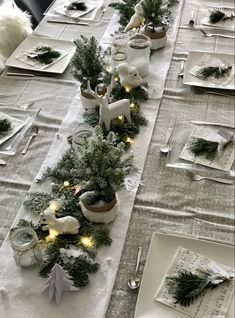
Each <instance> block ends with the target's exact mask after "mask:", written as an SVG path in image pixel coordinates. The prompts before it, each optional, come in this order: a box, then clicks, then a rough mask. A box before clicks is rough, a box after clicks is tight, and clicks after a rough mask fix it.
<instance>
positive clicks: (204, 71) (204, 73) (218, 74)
mask: <svg viewBox="0 0 235 318" xmlns="http://www.w3.org/2000/svg"><path fill="white" fill-rule="evenodd" d="M231 70H232V66H231V65H227V66H223V67H220V66H206V67H203V68H201V69H200V70H199V71H197V73H196V76H197V77H198V78H200V79H202V80H208V79H209V78H217V79H218V78H222V77H225V76H229V74H230V72H231Z"/></svg>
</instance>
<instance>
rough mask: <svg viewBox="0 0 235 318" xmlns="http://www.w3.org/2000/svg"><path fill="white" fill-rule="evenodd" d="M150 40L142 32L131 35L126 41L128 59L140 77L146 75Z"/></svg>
mask: <svg viewBox="0 0 235 318" xmlns="http://www.w3.org/2000/svg"><path fill="white" fill-rule="evenodd" d="M150 49H151V41H150V39H149V37H148V36H146V35H144V34H138V33H137V34H135V35H133V36H132V37H131V38H130V40H129V42H128V61H129V64H130V65H132V66H135V67H136V68H138V70H139V74H140V76H141V77H144V76H146V75H148V72H149V58H150Z"/></svg>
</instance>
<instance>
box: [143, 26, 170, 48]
mask: <svg viewBox="0 0 235 318" xmlns="http://www.w3.org/2000/svg"><path fill="white" fill-rule="evenodd" d="M144 33H145V34H146V35H147V36H149V37H150V39H151V42H152V46H151V50H153V51H156V50H159V49H162V48H163V47H164V46H166V42H167V35H166V29H165V28H162V27H160V28H157V29H156V31H155V32H152V31H151V29H150V28H148V27H147V28H145V31H144Z"/></svg>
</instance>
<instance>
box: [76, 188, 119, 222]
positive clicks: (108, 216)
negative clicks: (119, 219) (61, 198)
mask: <svg viewBox="0 0 235 318" xmlns="http://www.w3.org/2000/svg"><path fill="white" fill-rule="evenodd" d="M109 204H110V205H111V208H110V209H108V210H107V209H106V208H105V207H104V210H106V211H102V207H100V206H99V207H96V206H95V205H92V206H90V207H89V206H87V205H86V206H85V205H84V203H83V202H82V201H80V207H81V209H82V213H83V215H84V216H85V218H86V219H87V220H89V221H91V222H94V223H105V224H107V223H110V222H112V221H113V220H114V219H115V218H116V216H117V215H118V213H119V210H120V202H119V198H118V195H117V193H116V194H115V198H114V202H113V201H112V202H110V203H108V205H109Z"/></svg>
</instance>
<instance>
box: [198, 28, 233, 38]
mask: <svg viewBox="0 0 235 318" xmlns="http://www.w3.org/2000/svg"><path fill="white" fill-rule="evenodd" d="M200 32H201V33H202V34H203V35H204V36H205V37H213V36H215V37H220V38H226V39H235V36H233V35H226V34H221V33H207V32H206V31H204V30H202V29H200Z"/></svg>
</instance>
